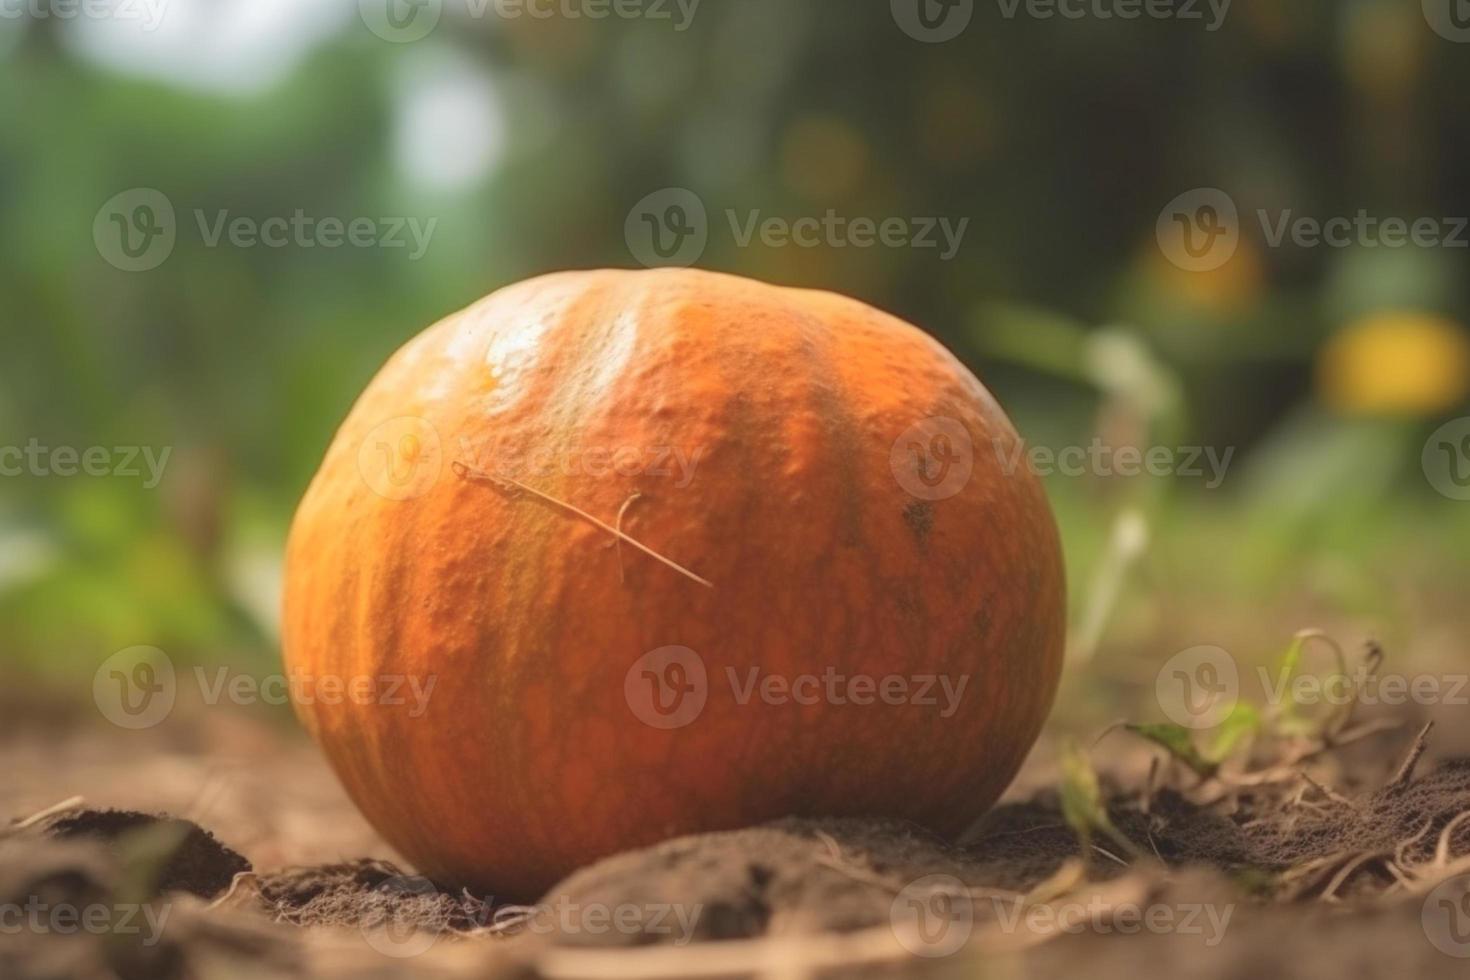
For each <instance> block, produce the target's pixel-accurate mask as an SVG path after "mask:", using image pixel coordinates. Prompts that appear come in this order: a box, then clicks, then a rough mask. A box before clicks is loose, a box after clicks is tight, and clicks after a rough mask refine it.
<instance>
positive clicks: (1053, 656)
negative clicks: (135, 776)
mask: <svg viewBox="0 0 1470 980" xmlns="http://www.w3.org/2000/svg"><path fill="white" fill-rule="evenodd" d="M936 417H937V418H940V419H944V420H948V421H946V422H941V423H926V424H927V425H929V426H930V428H927V429H926V428H923V427H922V426H921V427H920V428H918V429H915V428H914V427H915V426H916V425H919V424H920V423H921V422H922V421H923V420H926V419H934V418H936ZM936 424H937V425H940V426H941V428H944V427H945V426H947V427H948V428H944V436H943V438H940V439H938V440H937V441H936V440H935V439H934V438H932V436H933V435H934V432H935V430H934V429H933V426H934V425H936ZM956 426H959V427H961V429H956V428H955V427H956ZM906 433H907V435H906ZM916 433H917V435H915V434H916ZM965 437H968V439H969V440H970V443H971V451H970V453H969V456H970V457H971V458H970V459H969V461H968V465H969V472H968V478H967V479H964V480H962V481H961V480H956V479H954V478H952V477H950V476H948V475H947V472H952V471H946V470H945V469H943V468H942V464H944V463H945V462H946V460H948V461H949V462H951V463H953V462H954V461H955V459H956V456H957V454H960V453H962V451H963V449H964V447H963V446H962V445H958V446H957V444H958V443H962V442H963V439H964V438H965ZM906 439H907V440H908V441H907V442H905V440H906ZM945 439H948V440H949V441H948V443H947V444H946V442H945ZM666 448H674V449H678V450H679V452H680V453H682V454H683V458H684V460H685V465H683V466H679V465H676V462H677V459H678V457H676V456H674V457H671V456H670V455H668V454H667V453H664V457H663V460H662V464H663V465H658V464H659V462H660V460H659V459H658V457H659V455H660V453H661V452H663V451H664V450H665V449H666ZM930 450H932V453H931V452H930ZM619 452H621V454H622V455H621V457H619V455H618V453H619ZM1019 453H1020V443H1019V437H1018V436H1017V435H1016V433H1015V431H1014V430H1013V428H1012V427H1011V425H1010V423H1009V422H1008V420H1007V419H1006V417H1005V416H1004V414H1003V413H1002V411H1001V410H1000V408H999V407H998V406H997V404H996V403H995V401H994V400H993V399H992V398H991V396H990V395H989V393H988V392H987V391H986V390H985V388H984V387H983V386H982V385H981V384H980V382H979V381H978V380H977V379H976V378H975V377H974V375H972V374H971V373H970V372H969V371H968V370H966V369H965V368H964V367H963V366H962V365H961V364H960V363H959V362H958V361H957V360H956V359H955V358H954V357H953V356H952V355H950V354H949V353H948V352H947V351H946V350H945V349H944V348H943V347H942V346H940V345H939V344H938V343H937V342H936V341H934V340H933V339H931V338H930V337H928V336H927V335H926V334H924V333H923V332H921V331H920V330H918V329H917V328H915V327H913V326H910V325H909V324H907V323H904V322H903V321H901V320H899V319H897V318H895V317H892V316H890V315H888V314H885V313H882V312H879V311H878V310H875V309H873V308H871V307H869V306H866V305H864V304H863V303H860V302H858V301H856V300H853V299H849V298H846V297H843V296H838V295H834V294H830V293H824V292H816V291H808V290H798V289H791V288H783V287H777V286H772V285H767V284H764V283H759V282H754V281H750V280H745V279H740V278H736V277H733V276H727V275H721V274H716V273H710V272H701V271H694V270H669V269H660V270H649V271H639V272H631V271H618V270H603V271H591V272H568V273H559V274H554V275H549V276H545V277H542V278H538V279H534V280H531V281H527V282H523V283H520V284H518V285H514V286H511V287H508V288H506V289H503V290H501V291H499V292H497V293H494V294H492V295H491V296H489V297H487V298H485V299H483V300H481V301H480V302H478V303H476V304H475V305H473V306H471V307H469V308H468V309H466V310H464V311H462V312H460V313H458V314H456V315H454V316H451V317H449V318H448V319H445V320H443V321H441V322H439V323H438V324H436V325H435V326H433V327H431V328H429V329H428V330H426V331H425V332H424V333H422V334H420V335H419V336H418V337H416V338H415V339H413V340H412V341H410V342H409V343H408V344H407V345H406V346H404V347H403V348H402V349H401V350H399V351H398V352H397V353H396V354H395V355H394V356H393V357H392V358H391V359H390V360H389V361H388V363H387V364H386V365H385V366H384V367H383V368H382V370H381V372H380V373H379V374H378V376H377V377H376V378H375V379H374V380H373V381H372V383H371V384H370V385H369V386H368V388H367V390H366V391H365V392H364V393H363V395H362V396H361V398H360V399H359V400H358V402H357V404H356V405H355V406H354V407H353V409H352V411H351V413H350V414H349V415H348V417H347V419H346V421H345V422H344V423H343V425H342V427H341V429H340V430H339V431H338V433H337V435H336V437H335V439H334V440H333V442H332V444H331V446H330V448H329V449H328V451H327V454H326V458H325V460H324V462H323V463H322V466H321V469H320V471H319V472H318V473H317V475H316V477H315V478H314V479H313V481H312V483H311V485H310V487H309V489H308V490H307V492H306V495H305V498H304V499H303V501H302V503H301V505H300V508H299V510H298V512H297V514H296V517H295V520H294V522H293V524H292V528H291V534H290V540H289V543H288V546H287V555H286V583H285V605H284V620H283V645H284V656H285V661H286V665H287V671H288V676H289V678H290V680H291V685H292V686H291V689H292V692H293V695H294V696H295V702H296V710H297V713H298V715H299V716H300V718H301V719H302V721H303V723H304V724H305V726H306V727H307V728H308V729H309V730H310V731H311V733H312V734H313V735H314V737H315V738H316V739H317V741H318V742H319V743H320V744H321V746H322V748H323V749H324V751H325V753H326V755H327V757H328V758H329V760H330V762H331V764H332V766H333V768H334V769H335V770H336V772H337V774H338V776H339V777H340V778H341V780H342V782H343V783H344V785H345V786H346V788H347V790H348V792H349V793H350V794H351V796H352V798H353V799H354V801H355V802H356V803H357V805H358V806H359V807H360V808H361V809H362V811H363V813H364V814H365V815H366V816H367V817H368V819H369V820H370V821H371V822H372V823H373V824H374V825H375V826H376V828H377V829H378V830H379V831H380V832H381V833H382V834H383V836H384V837H385V838H386V839H387V840H388V841H389V842H390V843H391V844H392V845H393V846H394V847H396V848H397V849H398V850H399V851H400V852H401V853H402V854H403V855H404V856H405V857H407V858H408V859H409V860H410V861H412V862H413V863H414V864H416V865H417V866H418V868H419V869H420V870H421V871H423V872H424V873H425V874H427V875H429V876H431V877H433V878H434V879H436V880H438V881H440V882H442V883H445V884H451V885H454V886H465V887H470V888H473V889H475V890H477V891H478V892H480V893H482V894H484V893H488V894H494V895H496V896H498V897H502V898H506V899H514V900H530V899H534V898H536V897H537V896H539V895H540V894H542V893H543V892H544V891H545V890H546V889H547V888H548V887H550V886H551V885H552V884H554V883H555V882H556V881H558V880H559V879H560V878H561V877H563V876H564V875H566V874H568V873H569V872H571V871H573V870H575V869H577V868H578V867H580V866H582V865H584V864H586V863H588V862H590V861H592V860H594V859H597V858H600V857H603V856H606V855H608V854H611V853H614V852H617V851H620V850H624V849H627V848H630V847H635V846H641V845H646V844H650V843H653V842H656V841H659V840H662V839H665V838H667V837H670V836H673V835H678V834H684V833H691V832H699V831H712V830H723V829H731V828H736V827H741V826H747V825H749V824H752V823H756V822H760V821H764V820H767V819H772V818H777V817H782V816H787V815H793V814H794V815H809V816H844V815H881V816H891V817H899V818H907V819H910V820H913V821H915V822H918V823H920V824H923V825H926V826H928V827H931V828H933V829H934V830H936V831H938V832H940V833H944V834H955V833H958V832H959V831H960V830H962V829H963V828H964V827H965V826H967V825H968V824H969V823H970V822H971V821H973V819H974V818H975V817H977V816H978V815H979V814H980V813H981V812H983V810H984V809H985V808H986V807H988V806H989V805H990V804H991V803H992V802H994V800H995V799H996V798H997V797H998V796H999V794H1000V793H1001V792H1002V791H1003V790H1004V788H1005V787H1006V785H1007V784H1008V783H1009V782H1010V780H1011V779H1012V777H1013V776H1014V775H1015V772H1016V770H1017V769H1018V768H1019V766H1020V764H1021V762H1022V760H1023V758H1024V756H1025V755H1026V753H1027V751H1028V750H1029V748H1030V747H1031V745H1032V743H1033V742H1034V741H1035V739H1036V737H1037V735H1038V733H1039V731H1040V729H1041V725H1042V723H1043V721H1044V720H1045V717H1046V714H1047V712H1048V710H1049V708H1050V705H1051V702H1052V698H1053V695H1054V694H1055V690H1056V686H1057V683H1058V680H1059V675H1060V672H1061V662H1062V646H1063V641H1064V605H1065V599H1064V585H1063V572H1062V561H1061V554H1060V547H1059V542H1058V536H1057V532H1056V527H1055V524H1054V521H1053V519H1052V516H1051V511H1050V509H1049V507H1048V505H1047V502H1046V499H1045V496H1044V494H1043V492H1042V490H1041V488H1040V486H1039V484H1038V482H1037V481H1036V479H1035V477H1034V476H1033V475H1032V473H1031V471H1030V470H1029V468H1027V467H1026V466H1025V465H1024V464H1019V465H1018V464H1017V463H1016V461H1017V460H1019V459H1021V456H1020V455H1019ZM635 456H636V458H637V462H636V464H635V463H634V458H635ZM941 456H943V457H945V458H944V459H941V458H940V457H941ZM619 458H621V465H618V464H617V461H618V460H619ZM594 463H596V465H594ZM958 465H959V466H960V467H961V469H963V467H964V466H965V465H966V462H965V461H964V460H963V459H961V460H959V462H958ZM938 477H942V478H943V479H936V478H938ZM506 478H509V480H507V479H506ZM510 480H513V481H515V482H514V483H512V482H509V481H510ZM944 480H948V485H943V483H944ZM935 483H940V484H941V485H940V486H938V487H937V488H936V487H935V486H934V484H935ZM532 491H534V492H532ZM543 494H544V497H543V496H542V495H543ZM916 494H917V495H916ZM635 495H636V496H635ZM630 498H631V499H630ZM931 498H932V499H931ZM553 501H556V502H559V503H555V502H553ZM563 505H570V507H575V508H577V510H578V511H580V512H581V513H580V514H579V513H576V512H574V511H572V510H570V509H569V508H568V507H567V506H563ZM620 513H621V516H619V515H620ZM589 518H595V519H596V521H601V522H603V524H605V525H607V527H601V526H599V525H598V524H597V523H595V522H594V520H592V519H589ZM611 527H620V528H621V531H622V533H624V534H626V535H627V536H628V538H629V539H631V540H633V541H636V542H638V543H640V544H642V545H644V546H646V547H647V548H648V549H650V550H651V551H653V552H656V553H657V554H658V555H659V556H662V557H663V558H664V559H667V561H668V562H671V563H677V565H678V566H680V567H681V568H682V569H683V570H684V571H681V570H680V569H679V568H675V567H673V566H672V565H671V564H667V563H665V562H663V561H659V560H656V559H655V558H654V557H651V556H650V555H649V554H646V553H644V552H642V551H640V550H638V549H637V548H636V547H633V546H632V545H631V544H630V543H629V541H628V540H623V541H621V542H619V540H618V539H617V538H616V537H615V535H614V534H613V533H611V531H610V530H609V528H611ZM686 572H687V573H686ZM696 577H698V578H702V579H704V580H707V582H708V584H709V587H707V586H706V585H704V584H701V583H700V582H699V581H696ZM667 647H678V648H687V649H688V650H691V651H693V652H694V654H695V656H696V657H697V660H698V665H702V666H703V668H704V672H705V678H704V688H705V694H704V697H703V699H702V707H699V706H696V709H697V710H696V713H695V714H693V716H690V712H689V710H688V708H687V705H688V704H694V703H695V702H692V701H691V702H683V701H680V700H679V699H678V698H677V693H678V690H677V689H676V688H673V687H670V688H668V689H667V691H665V690H664V689H663V688H659V687H658V686H657V685H656V684H655V683H654V681H655V680H658V679H659V678H662V679H664V680H668V681H670V682H671V683H673V682H683V681H686V680H689V679H691V678H692V677H693V674H692V673H691V672H690V671H689V670H685V669H684V668H686V667H690V666H691V664H690V662H689V661H688V660H687V659H685V660H680V661H679V662H678V663H677V664H674V665H672V666H671V665H670V663H669V662H668V661H667V660H666V659H659V658H661V657H664V654H662V653H657V652H655V653H653V654H650V652H651V651H660V650H662V649H663V648H667ZM650 655H651V656H652V657H653V659H652V660H650V659H648V656H650ZM672 656H674V657H675V659H676V660H678V658H680V657H684V658H687V657H688V655H687V654H684V653H682V652H681V653H677V654H675V655H672ZM650 667H651V668H652V670H651V672H650V671H649V669H648V668H650ZM752 668H756V669H757V673H756V675H755V676H756V678H758V680H757V682H756V686H755V687H754V688H753V689H752V688H751V687H750V682H751V680H752V675H751V670H752ZM694 669H695V670H697V666H695V668H694ZM834 675H835V676H836V677H838V678H846V679H848V680H847V681H846V682H844V681H840V680H839V681H838V682H837V687H835V688H833V687H830V686H822V687H820V688H819V689H814V687H813V686H812V684H811V683H809V682H808V683H805V684H804V685H803V684H797V685H796V687H795V688H789V689H787V692H786V693H787V696H786V697H784V698H783V697H782V696H781V690H782V688H781V687H780V685H781V684H782V683H787V684H789V683H791V682H793V681H795V680H796V679H797V678H799V677H811V676H816V677H818V678H827V677H831V676H834ZM893 675H896V676H898V677H900V678H906V679H908V680H909V684H908V686H907V688H906V695H905V696H904V697H899V696H898V690H897V688H896V687H890V688H888V689H887V694H888V696H887V697H886V698H885V697H884V695H883V693H882V692H883V691H884V688H883V687H882V685H883V683H884V678H888V677H890V676H893ZM773 677H774V678H776V679H777V680H774V681H772V680H770V679H769V678H773ZM859 677H866V678H870V679H872V681H873V682H874V684H875V685H877V688H878V692H879V693H878V695H877V696H875V695H874V692H873V691H872V690H869V689H868V687H867V686H866V682H861V681H856V680H853V679H855V678H859ZM924 677H943V678H946V679H948V681H949V682H950V690H951V692H953V691H954V690H955V689H956V688H958V685H959V684H960V683H961V678H964V679H965V684H966V686H965V687H963V688H961V689H959V696H958V698H957V699H954V698H949V697H947V696H946V695H945V694H944V692H943V688H942V687H941V685H940V684H939V683H937V682H930V684H931V686H930V687H929V688H928V690H927V692H921V691H920V688H921V687H922V686H923V685H924V683H925V682H924V680H923V678H924ZM405 679H406V680H405ZM431 683H432V687H429V685H430V684H431ZM645 683H647V684H648V686H649V694H648V695H647V697H646V698H645V702H643V703H640V702H639V698H640V696H641V695H640V694H639V691H640V689H641V685H643V684H645ZM844 683H846V685H847V686H843V685H844ZM889 683H890V684H891V683H892V682H889ZM411 684H417V685H418V690H419V691H420V692H424V691H427V697H426V698H424V699H422V701H420V700H418V699H416V697H415V695H414V694H413V690H414V688H413V687H411ZM823 684H826V682H825V681H823ZM333 685H335V686H333ZM367 685H371V687H369V686H367ZM395 685H396V686H395ZM762 685H766V686H764V687H763V686H762ZM772 685H775V686H772ZM683 687H684V690H685V692H686V693H688V692H689V691H691V690H692V688H691V687H690V685H689V684H687V683H686V684H684V685H683ZM834 689H835V690H836V691H837V692H838V695H837V696H829V695H827V694H826V693H824V692H828V691H831V690H834ZM303 692H305V693H303ZM742 694H744V697H743V698H742V697H741V695H742ZM813 694H816V695H817V696H815V697H813ZM791 695H800V696H801V697H800V700H798V699H797V698H795V697H793V696H791ZM926 697H927V699H932V700H933V701H934V702H937V703H934V704H930V703H925V702H926ZM649 699H652V700H649ZM890 702H892V703H890ZM900 702H901V703H900ZM650 703H652V704H656V705H657V706H658V707H659V708H663V709H668V708H670V707H671V706H672V707H673V708H675V709H677V710H678V711H680V712H683V714H682V715H680V716H678V717H673V718H671V719H670V718H663V719H662V720H661V717H660V716H658V715H657V709H656V710H655V716H654V717H652V718H650V717H649V711H648V708H649V704H650ZM950 706H952V707H953V710H952V711H950V712H949V713H948V714H947V715H946V714H945V709H946V708H947V707H950ZM640 715H641V717H640Z"/></svg>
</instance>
